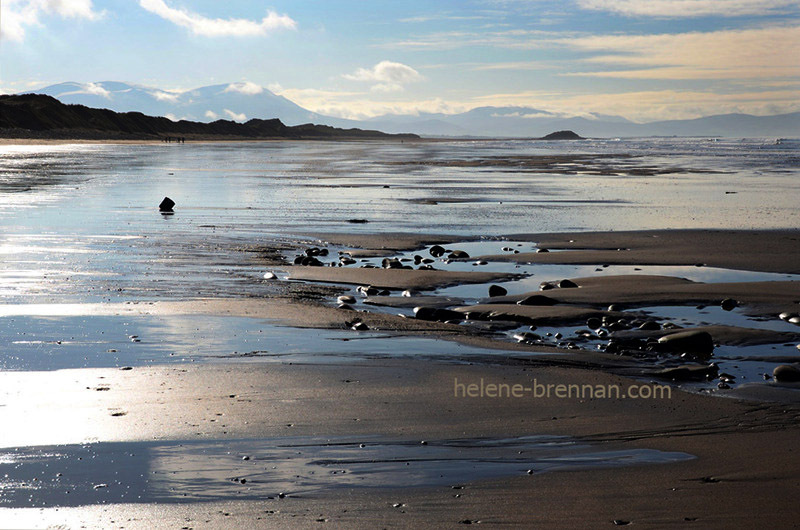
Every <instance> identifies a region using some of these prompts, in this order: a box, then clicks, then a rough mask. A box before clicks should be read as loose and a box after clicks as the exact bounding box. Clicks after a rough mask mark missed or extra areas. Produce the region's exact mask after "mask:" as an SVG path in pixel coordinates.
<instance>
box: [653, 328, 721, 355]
mask: <svg viewBox="0 0 800 530" xmlns="http://www.w3.org/2000/svg"><path fill="white" fill-rule="evenodd" d="M658 345H659V348H660V349H661V350H662V351H666V352H669V353H678V354H680V353H688V354H692V355H700V356H711V354H712V353H713V352H714V339H713V338H712V337H711V334H710V333H708V332H707V331H679V332H678V333H671V334H669V335H664V336H663V337H661V338H659V339H658Z"/></svg>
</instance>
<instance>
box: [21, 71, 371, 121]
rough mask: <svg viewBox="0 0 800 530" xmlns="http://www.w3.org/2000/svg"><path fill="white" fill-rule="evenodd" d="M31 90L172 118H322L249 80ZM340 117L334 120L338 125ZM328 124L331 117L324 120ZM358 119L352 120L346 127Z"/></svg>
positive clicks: (66, 99) (76, 85)
mask: <svg viewBox="0 0 800 530" xmlns="http://www.w3.org/2000/svg"><path fill="white" fill-rule="evenodd" d="M31 93H34V94H45V95H48V96H52V97H54V98H56V99H58V100H59V101H61V102H62V103H67V104H77V105H86V106H87V107H92V108H100V109H109V110H113V111H116V112H142V113H144V114H147V115H151V116H167V117H170V118H172V119H176V120H181V119H184V120H190V121H202V122H211V121H215V120H218V119H226V120H232V121H247V120H248V119H250V118H278V119H280V120H281V121H282V122H284V123H286V124H288V125H298V124H301V123H327V122H326V121H325V120H324V118H325V117H324V116H321V115H319V114H317V113H315V112H311V111H309V110H306V109H304V108H303V107H301V106H299V105H297V104H295V103H293V102H291V101H289V100H288V99H286V98H285V97H283V96H278V95H275V94H273V93H272V92H270V91H269V90H267V89H265V88H262V87H260V86H258V85H254V84H252V83H232V84H227V85H214V86H207V87H202V88H197V89H195V90H189V91H186V92H170V91H165V90H161V89H158V88H151V87H145V86H140V85H131V84H127V83H119V82H115V81H103V82H101V83H86V84H84V83H60V84H58V85H51V86H48V87H44V88H42V89H39V90H34V91H32V92H31ZM343 121H345V120H338V122H337V125H347V124H342V122H343ZM328 124H329V125H333V123H328ZM356 125H358V124H357V123H356V122H352V123H351V124H350V126H351V127H355V126H356Z"/></svg>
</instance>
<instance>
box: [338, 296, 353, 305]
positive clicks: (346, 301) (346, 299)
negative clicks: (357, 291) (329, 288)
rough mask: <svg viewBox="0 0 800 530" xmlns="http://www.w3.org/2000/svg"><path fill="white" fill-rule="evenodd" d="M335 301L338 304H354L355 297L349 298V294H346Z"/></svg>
mask: <svg viewBox="0 0 800 530" xmlns="http://www.w3.org/2000/svg"><path fill="white" fill-rule="evenodd" d="M337 301H338V302H339V303H340V304H355V303H356V297H355V296H351V295H349V294H346V295H342V296H340V297H339V298H337Z"/></svg>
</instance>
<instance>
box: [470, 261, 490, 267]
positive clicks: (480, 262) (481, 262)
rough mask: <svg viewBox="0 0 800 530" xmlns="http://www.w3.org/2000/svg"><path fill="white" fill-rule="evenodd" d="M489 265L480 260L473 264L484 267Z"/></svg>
mask: <svg viewBox="0 0 800 530" xmlns="http://www.w3.org/2000/svg"><path fill="white" fill-rule="evenodd" d="M488 264H489V262H488V261H483V260H478V261H476V262H475V263H473V265H476V266H482V265H488Z"/></svg>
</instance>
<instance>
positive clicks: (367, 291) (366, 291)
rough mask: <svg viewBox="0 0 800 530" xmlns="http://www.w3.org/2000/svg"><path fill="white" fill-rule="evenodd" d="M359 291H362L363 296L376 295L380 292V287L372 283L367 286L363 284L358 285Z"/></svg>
mask: <svg viewBox="0 0 800 530" xmlns="http://www.w3.org/2000/svg"><path fill="white" fill-rule="evenodd" d="M357 291H358V292H359V293H361V294H362V295H363V296H375V295H377V294H378V293H379V292H380V291H378V289H376V288H375V287H373V286H371V285H367V286H364V285H361V286H359V287H358V289H357Z"/></svg>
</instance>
